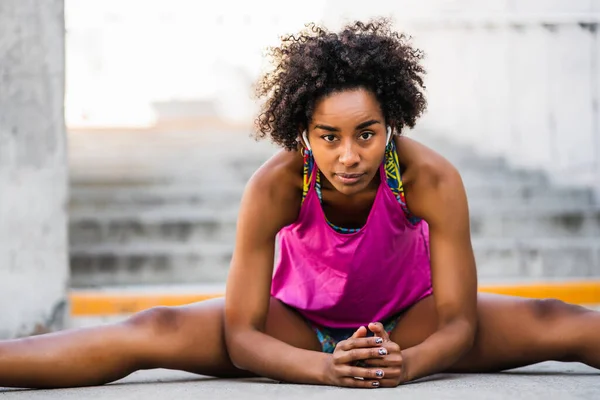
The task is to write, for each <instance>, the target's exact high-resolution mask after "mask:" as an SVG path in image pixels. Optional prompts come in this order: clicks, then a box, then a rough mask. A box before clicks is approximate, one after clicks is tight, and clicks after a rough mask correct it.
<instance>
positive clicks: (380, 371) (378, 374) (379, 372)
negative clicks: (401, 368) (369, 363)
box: [375, 369, 383, 378]
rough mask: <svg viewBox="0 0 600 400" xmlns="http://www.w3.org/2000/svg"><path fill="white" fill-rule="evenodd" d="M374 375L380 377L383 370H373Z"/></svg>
mask: <svg viewBox="0 0 600 400" xmlns="http://www.w3.org/2000/svg"><path fill="white" fill-rule="evenodd" d="M375 375H377V377H379V378H381V377H383V371H382V370H380V369H378V370H377V371H375Z"/></svg>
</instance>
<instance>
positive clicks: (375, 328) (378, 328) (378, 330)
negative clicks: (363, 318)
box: [369, 322, 391, 342]
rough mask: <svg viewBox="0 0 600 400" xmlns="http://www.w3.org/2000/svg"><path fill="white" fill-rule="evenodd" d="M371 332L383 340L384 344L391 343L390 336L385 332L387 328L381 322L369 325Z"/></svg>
mask: <svg viewBox="0 0 600 400" xmlns="http://www.w3.org/2000/svg"><path fill="white" fill-rule="evenodd" d="M369 330H370V331H371V332H373V333H374V334H375V335H376V336H379V337H380V338H382V339H383V341H384V342H389V341H391V340H390V335H388V333H387V331H386V330H385V328H384V327H383V324H382V323H381V322H371V323H370V324H369Z"/></svg>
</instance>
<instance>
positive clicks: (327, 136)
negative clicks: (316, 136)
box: [321, 135, 335, 143]
mask: <svg viewBox="0 0 600 400" xmlns="http://www.w3.org/2000/svg"><path fill="white" fill-rule="evenodd" d="M321 138H322V139H323V140H325V141H326V142H330V143H331V142H333V141H334V140H335V136H334V135H323V136H321Z"/></svg>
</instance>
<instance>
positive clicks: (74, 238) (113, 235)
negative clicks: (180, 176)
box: [69, 206, 238, 246]
mask: <svg viewBox="0 0 600 400" xmlns="http://www.w3.org/2000/svg"><path fill="white" fill-rule="evenodd" d="M237 213H238V210H237V208H234V207H230V208H229V209H228V210H224V211H221V212H215V211H210V210H206V209H203V208H199V207H196V208H191V207H170V206H169V207H155V208H153V209H147V210H138V211H137V212H135V213H134V212H133V211H130V210H123V209H121V210H110V211H87V212H86V211H81V210H78V211H76V212H72V213H71V214H70V216H69V242H70V244H71V245H74V246H77V245H79V244H82V245H86V244H93V243H100V244H107V245H110V244H128V243H133V244H136V243H138V244H142V245H154V244H160V243H165V242H173V243H190V242H204V241H207V240H220V241H233V239H234V237H235V229H236V221H237Z"/></svg>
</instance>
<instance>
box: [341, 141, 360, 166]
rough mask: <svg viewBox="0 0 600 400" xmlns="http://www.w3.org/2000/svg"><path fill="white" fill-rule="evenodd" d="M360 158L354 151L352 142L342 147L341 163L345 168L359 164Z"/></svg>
mask: <svg viewBox="0 0 600 400" xmlns="http://www.w3.org/2000/svg"><path fill="white" fill-rule="evenodd" d="M359 161H360V156H359V155H358V152H357V151H356V150H355V149H354V145H353V143H352V142H350V141H348V142H347V143H346V144H343V145H342V146H341V154H340V163H341V164H342V165H344V166H345V167H351V166H353V165H356V164H358V162H359Z"/></svg>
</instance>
